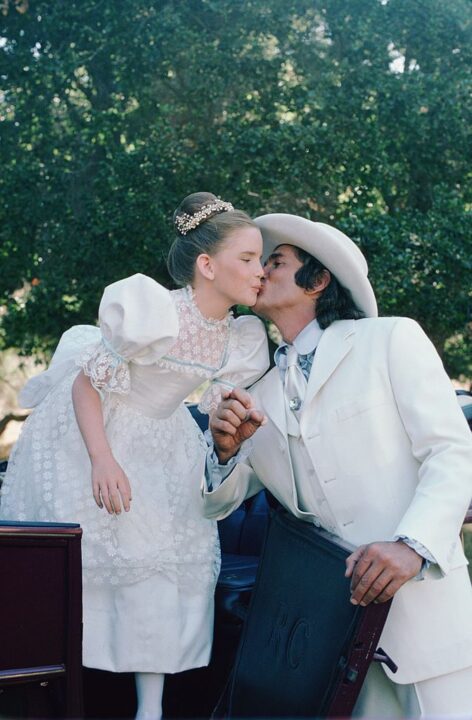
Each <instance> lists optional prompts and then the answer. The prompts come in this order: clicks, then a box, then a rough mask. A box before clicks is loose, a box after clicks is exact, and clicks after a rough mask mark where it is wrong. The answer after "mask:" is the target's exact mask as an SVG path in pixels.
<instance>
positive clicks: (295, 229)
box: [254, 213, 378, 317]
mask: <svg viewBox="0 0 472 720" xmlns="http://www.w3.org/2000/svg"><path fill="white" fill-rule="evenodd" d="M254 222H255V223H256V224H257V225H258V227H259V229H260V231H261V233H262V239H263V242H264V260H266V259H267V258H268V257H269V255H270V254H271V253H273V252H274V250H275V248H276V247H277V246H278V245H295V246H296V247H299V248H301V249H302V250H305V251H306V252H307V253H309V254H310V255H313V257H315V258H316V259H317V260H319V261H320V262H321V263H322V264H323V265H324V266H325V267H326V268H327V269H328V270H329V271H330V272H332V273H333V275H334V276H335V277H336V279H337V280H338V281H339V282H340V283H341V285H342V286H343V287H345V288H346V289H347V290H349V291H350V292H351V295H352V299H353V300H354V302H355V303H356V305H357V307H358V308H359V310H362V311H363V312H364V313H365V315H366V317H377V315H378V310H377V301H376V299H375V295H374V291H373V289H372V285H371V284H370V282H369V280H368V278H367V273H368V267H367V261H366V259H365V257H364V256H363V254H362V253H361V251H360V250H359V248H358V247H357V245H355V243H353V241H352V240H351V239H350V238H348V236H347V235H345V234H344V233H343V232H341V230H337V229H336V228H334V227H332V226H331V225H326V224H325V223H320V222H312V221H311V220H307V219H306V218H302V217H299V216H298V215H288V214H286V213H273V214H270V215H261V216H260V217H257V218H255V220H254Z"/></svg>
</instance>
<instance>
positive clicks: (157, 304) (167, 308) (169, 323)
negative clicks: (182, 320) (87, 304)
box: [79, 273, 179, 394]
mask: <svg viewBox="0 0 472 720" xmlns="http://www.w3.org/2000/svg"><path fill="white" fill-rule="evenodd" d="M98 317H99V326H100V332H101V338H100V342H99V343H98V344H97V345H95V347H93V346H92V347H90V348H88V349H87V351H86V352H85V353H84V354H83V355H82V357H81V358H80V360H79V365H80V367H82V369H83V371H84V372H85V374H86V375H88V376H89V377H90V381H91V383H92V385H93V386H94V387H95V389H96V390H99V391H100V392H103V391H106V392H117V393H121V394H125V393H127V392H129V386H130V379H129V368H128V363H129V361H130V360H132V361H133V362H135V363H137V364H139V365H152V364H153V363H155V362H156V361H157V360H159V358H161V357H162V356H163V355H165V354H166V352H167V351H168V350H169V349H170V348H171V347H172V345H173V344H174V342H175V340H176V339H177V335H178V331H179V320H178V315H177V310H176V307H175V304H174V302H173V300H172V296H171V294H170V292H169V291H168V290H167V289H166V288H164V287H163V286H162V285H159V283H157V282H155V280H152V279H151V278H149V277H147V276H146V275H141V274H139V273H138V274H136V275H132V276H131V277H129V278H125V279H124V280H119V281H118V282H115V283H113V284H112V285H109V286H108V287H107V288H105V292H104V293H103V297H102V300H101V302H100V308H99V312H98Z"/></svg>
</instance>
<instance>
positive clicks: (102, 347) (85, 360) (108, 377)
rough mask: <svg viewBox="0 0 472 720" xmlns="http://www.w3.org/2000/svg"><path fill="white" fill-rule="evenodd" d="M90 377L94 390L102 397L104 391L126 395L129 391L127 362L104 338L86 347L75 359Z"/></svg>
mask: <svg viewBox="0 0 472 720" xmlns="http://www.w3.org/2000/svg"><path fill="white" fill-rule="evenodd" d="M77 365H78V366H79V367H81V368H82V370H83V371H84V373H85V374H86V375H87V377H89V378H90V382H91V383H92V385H93V387H94V388H95V390H98V392H99V393H100V396H101V397H103V393H104V392H114V393H118V394H120V395H127V394H128V393H129V391H130V387H131V383H130V375H129V367H128V362H127V360H125V358H124V357H122V356H121V355H120V354H119V353H117V352H116V350H115V349H114V348H113V347H112V346H111V345H110V343H109V342H108V341H107V340H106V338H102V339H101V341H100V343H99V344H98V346H97V345H92V346H91V347H89V348H87V350H85V352H84V353H83V354H82V356H81V357H80V358H79V360H77Z"/></svg>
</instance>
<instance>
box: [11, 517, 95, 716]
mask: <svg viewBox="0 0 472 720" xmlns="http://www.w3.org/2000/svg"><path fill="white" fill-rule="evenodd" d="M81 535H82V530H81V529H80V527H79V526H78V525H72V524H57V523H20V522H0V577H1V583H2V591H1V595H0V638H1V641H0V716H3V717H27V718H29V717H35V718H43V717H44V718H45V717H57V718H64V717H75V718H77V717H82V714H83V703H82V674H81V672H82V668H81V660H82V572H81Z"/></svg>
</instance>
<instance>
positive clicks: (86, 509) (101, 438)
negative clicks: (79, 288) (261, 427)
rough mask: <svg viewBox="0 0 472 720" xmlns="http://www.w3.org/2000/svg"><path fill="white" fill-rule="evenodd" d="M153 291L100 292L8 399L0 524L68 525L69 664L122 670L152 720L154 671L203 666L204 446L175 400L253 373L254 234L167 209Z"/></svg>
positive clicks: (156, 691)
mask: <svg viewBox="0 0 472 720" xmlns="http://www.w3.org/2000/svg"><path fill="white" fill-rule="evenodd" d="M174 223H175V227H176V230H177V238H176V240H175V241H174V244H173V245H172V247H171V249H170V253H169V258H168V266H169V271H170V273H171V275H172V277H173V278H174V280H175V281H176V283H178V284H179V285H181V286H182V288H181V289H179V290H173V291H171V292H169V291H168V290H166V289H165V288H164V287H162V286H161V285H159V284H158V283H156V282H155V281H154V280H152V279H151V278H149V277H146V276H144V275H140V274H137V275H133V276H132V277H129V278H126V279H124V280H119V281H118V282H115V283H113V284H112V285H109V286H108V287H107V288H105V292H104V294H103V297H102V300H101V303H100V309H99V320H100V327H99V328H98V327H93V326H88V325H79V326H75V327H73V328H71V329H70V330H68V331H67V332H66V333H65V334H64V335H63V336H62V338H61V341H60V343H59V346H58V348H57V350H56V353H55V355H54V357H53V359H52V362H51V365H50V367H49V369H48V370H47V371H46V372H44V373H42V374H41V375H39V376H37V377H35V378H33V379H31V380H30V381H29V382H28V384H27V385H26V387H25V388H24V390H23V392H22V393H21V395H20V401H21V404H22V405H23V406H25V407H35V410H34V412H33V413H32V414H31V416H30V417H29V418H28V420H27V422H26V423H25V426H24V429H23V432H22V434H21V437H20V439H19V441H18V443H17V445H16V447H15V448H14V450H13V453H12V456H11V459H10V462H9V466H8V471H7V475H6V478H5V481H4V486H3V492H2V500H1V505H0V516H1V518H2V519H15V520H28V521H30V520H37V521H38V520H39V521H60V522H79V523H80V524H81V526H82V528H83V545H82V552H83V579H84V596H83V612H84V639H83V652H84V665H86V666H88V667H93V668H101V669H103V670H111V671H115V672H124V671H133V672H135V673H136V687H137V695H138V715H137V717H139V718H159V717H160V716H161V696H162V688H163V680H164V674H165V673H175V672H179V671H183V670H188V669H190V668H195V667H199V666H203V665H206V664H208V662H209V658H210V651H211V640H212V629H213V591H214V587H215V583H216V580H217V577H218V572H219V547H218V535H217V528H216V524H215V523H214V522H211V521H209V520H206V519H204V518H203V517H202V513H201V509H200V497H199V493H200V480H201V477H202V473H203V471H204V463H205V456H206V443H205V441H204V439H203V436H202V434H201V432H200V431H199V429H198V428H197V425H196V423H195V422H194V420H193V419H192V417H191V415H190V413H189V411H188V410H187V408H186V407H185V405H184V404H183V401H184V399H185V398H186V397H187V395H188V394H189V393H190V392H191V391H193V390H194V389H195V388H197V387H198V386H199V385H200V384H201V383H202V382H204V381H205V380H209V381H210V386H209V389H208V390H207V391H206V392H205V394H204V396H203V399H202V402H201V405H200V409H202V410H203V411H205V412H208V411H209V410H210V409H211V407H212V406H213V405H215V404H216V402H217V401H218V398H219V390H220V389H221V388H222V387H232V386H235V385H241V386H247V385H249V384H251V383H252V382H254V381H255V380H256V379H257V378H259V377H260V376H261V375H262V374H263V373H264V371H265V370H266V369H267V367H268V354H267V347H266V336H265V331H264V328H263V325H262V323H261V322H260V321H259V320H258V319H257V318H255V317H240V318H238V319H234V318H233V317H232V316H231V314H230V312H229V309H230V307H231V306H232V305H235V304H243V305H248V306H251V305H254V303H255V302H256V298H257V294H258V290H259V287H260V282H261V277H262V275H263V270H262V267H261V264H260V257H261V253H262V238H261V235H260V232H259V230H258V228H257V227H256V226H255V225H254V223H253V222H252V220H251V219H250V218H249V217H248V216H247V215H246V214H245V213H243V212H242V211H240V210H234V209H233V206H232V205H231V204H230V203H226V202H223V201H221V200H219V199H218V198H217V197H215V196H214V195H212V194H211V193H195V194H193V195H189V196H188V197H187V198H185V200H184V201H183V202H182V203H181V205H180V206H179V208H178V209H177V210H176V212H175V214H174Z"/></svg>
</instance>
